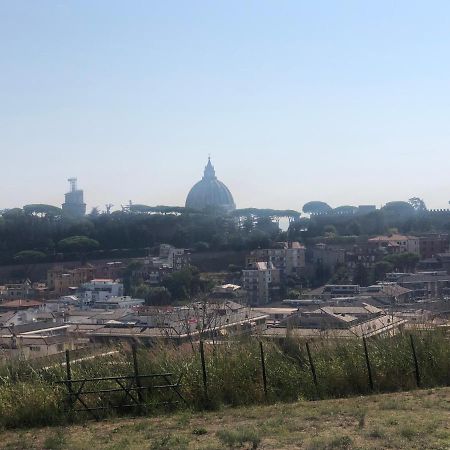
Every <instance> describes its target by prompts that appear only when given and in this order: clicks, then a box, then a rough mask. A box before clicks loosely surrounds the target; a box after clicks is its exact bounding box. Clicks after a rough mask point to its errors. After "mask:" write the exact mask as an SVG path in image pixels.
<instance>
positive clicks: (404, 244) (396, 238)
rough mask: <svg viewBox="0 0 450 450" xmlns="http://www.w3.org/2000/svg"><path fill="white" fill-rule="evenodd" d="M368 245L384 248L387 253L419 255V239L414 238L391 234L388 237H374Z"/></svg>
mask: <svg viewBox="0 0 450 450" xmlns="http://www.w3.org/2000/svg"><path fill="white" fill-rule="evenodd" d="M368 242H369V244H371V245H374V246H377V247H384V248H386V249H387V250H388V252H389V253H414V254H416V255H420V239H419V238H418V237H416V236H404V235H402V234H391V235H390V236H376V237H374V238H371V239H369V241H368Z"/></svg>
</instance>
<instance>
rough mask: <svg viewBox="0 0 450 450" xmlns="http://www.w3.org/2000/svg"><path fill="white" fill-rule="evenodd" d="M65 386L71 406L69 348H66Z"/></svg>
mask: <svg viewBox="0 0 450 450" xmlns="http://www.w3.org/2000/svg"><path fill="white" fill-rule="evenodd" d="M66 379H67V382H66V386H67V390H68V391H69V406H70V408H72V406H73V400H74V398H73V390H72V370H71V367H70V352H69V350H66Z"/></svg>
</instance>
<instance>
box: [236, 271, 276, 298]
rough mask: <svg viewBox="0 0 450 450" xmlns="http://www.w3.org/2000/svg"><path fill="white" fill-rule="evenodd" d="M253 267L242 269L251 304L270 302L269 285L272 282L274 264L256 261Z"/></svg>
mask: <svg viewBox="0 0 450 450" xmlns="http://www.w3.org/2000/svg"><path fill="white" fill-rule="evenodd" d="M253 267H254V268H253V269H246V270H243V271H242V275H243V285H244V289H245V290H246V291H247V295H248V301H249V303H250V304H251V305H265V304H267V303H269V285H270V283H271V282H272V270H271V269H272V267H273V266H272V264H271V263H266V262H256V263H255V264H254V265H253Z"/></svg>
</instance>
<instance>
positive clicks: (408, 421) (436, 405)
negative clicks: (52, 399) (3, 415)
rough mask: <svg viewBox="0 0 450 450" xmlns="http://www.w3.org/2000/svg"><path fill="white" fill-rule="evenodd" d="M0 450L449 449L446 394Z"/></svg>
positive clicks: (194, 416)
mask: <svg viewBox="0 0 450 450" xmlns="http://www.w3.org/2000/svg"><path fill="white" fill-rule="evenodd" d="M241 440H242V441H246V440H247V442H244V443H243V445H242V446H240V443H239V441H241ZM251 441H253V442H254V443H255V444H256V445H257V447H255V446H254V445H253V444H252V443H251ZM0 448H4V449H32V448H39V449H41V448H47V449H90V450H94V449H96V450H97V449H111V450H112V449H116V450H122V449H154V450H156V449H160V450H162V449H211V450H212V449H226V448H247V449H249V448H258V449H259V448H261V449H299V448H301V449H310V450H319V449H356V448H358V449H383V448H403V449H450V388H443V389H433V390H423V391H415V392H409V393H399V394H385V395H374V396H370V397H359V398H352V399H342V400H324V401H320V402H299V403H293V404H276V405H269V406H257V407H248V408H236V409H224V410H221V411H216V412H211V413H191V412H181V413H177V414H173V415H168V416H164V417H160V418H136V419H129V418H125V419H115V420H109V421H104V422H101V423H95V422H88V423H87V424H85V425H74V426H70V427H54V428H44V429H32V430H22V431H4V432H2V433H0Z"/></svg>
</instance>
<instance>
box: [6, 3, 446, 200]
mask: <svg viewBox="0 0 450 450" xmlns="http://www.w3.org/2000/svg"><path fill="white" fill-rule="evenodd" d="M0 52H1V53H0V149H1V156H2V157H1V168H2V172H1V173H2V183H1V188H0V208H6V207H13V206H16V205H19V206H21V205H23V204H26V203H35V202H42V203H52V204H60V203H62V201H63V194H64V192H65V191H66V190H67V187H68V185H67V182H66V179H67V178H68V177H69V176H77V177H78V179H79V183H80V185H81V187H82V188H84V190H85V197H86V201H87V203H88V205H89V207H92V206H96V205H99V206H103V205H104V204H105V203H109V202H111V203H114V204H115V205H117V206H119V205H120V203H125V202H127V201H128V200H129V199H132V200H133V201H134V202H136V203H145V204H150V205H155V204H174V205H182V204H184V200H185V197H186V194H187V192H188V190H189V188H190V186H191V185H192V184H194V182H196V181H198V179H199V178H200V177H201V174H202V170H203V166H204V165H205V163H206V159H207V156H208V153H211V155H212V159H213V163H214V165H215V167H216V172H217V175H218V177H219V178H220V179H221V180H222V181H224V182H225V183H226V184H227V185H228V186H229V188H230V189H231V191H232V192H233V194H234V197H235V201H236V203H237V205H238V207H247V206H256V207H272V208H293V209H298V208H300V207H301V205H302V204H303V203H305V202H306V201H308V200H316V199H317V200H318V199H320V200H324V201H327V202H329V203H330V204H331V205H332V206H338V205H339V204H361V203H374V204H377V205H380V204H382V203H385V202H386V201H389V200H397V199H408V198H409V197H411V196H414V195H418V196H421V197H423V198H424V199H425V201H426V202H427V204H428V205H429V206H431V207H447V205H448V200H450V170H449V169H450V167H449V160H450V152H449V150H450V126H449V124H450V2H448V1H426V2H425V1H421V2H414V1H411V0H409V1H392V0H390V1H380V0H379V1H370V2H369V1H338V0H336V1H300V0H293V1H282V0H280V1H261V0H258V1H256V0H255V1H245V0H237V1H232V0H227V1H213V0H210V1H187V0H185V1H170V0H167V1H148V0H147V1H144V0H143V1H133V0H127V1H125V0H122V1H113V0H104V1H100V0H73V1H62V0H61V1H57V0H54V1H43V0H39V1H38V0H29V1H21V0H0Z"/></svg>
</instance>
